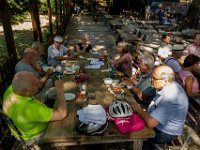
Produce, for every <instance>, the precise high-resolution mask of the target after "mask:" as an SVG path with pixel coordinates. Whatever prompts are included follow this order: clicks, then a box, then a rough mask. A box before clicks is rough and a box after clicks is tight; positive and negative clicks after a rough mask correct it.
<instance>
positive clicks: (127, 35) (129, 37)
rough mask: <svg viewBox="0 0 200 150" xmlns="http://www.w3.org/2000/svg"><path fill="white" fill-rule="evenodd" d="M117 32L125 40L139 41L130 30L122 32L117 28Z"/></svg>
mask: <svg viewBox="0 0 200 150" xmlns="http://www.w3.org/2000/svg"><path fill="white" fill-rule="evenodd" d="M117 33H118V34H119V35H120V37H121V38H122V39H124V40H125V41H127V42H130V43H131V42H136V41H141V39H140V38H138V37H137V35H134V34H133V33H132V32H124V31H123V30H120V29H117Z"/></svg>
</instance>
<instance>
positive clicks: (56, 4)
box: [55, 0, 58, 29]
mask: <svg viewBox="0 0 200 150" xmlns="http://www.w3.org/2000/svg"><path fill="white" fill-rule="evenodd" d="M55 15H56V19H55V21H56V29H57V28H58V1H57V0H55Z"/></svg>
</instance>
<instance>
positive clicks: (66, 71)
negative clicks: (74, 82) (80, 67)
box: [63, 69, 75, 74]
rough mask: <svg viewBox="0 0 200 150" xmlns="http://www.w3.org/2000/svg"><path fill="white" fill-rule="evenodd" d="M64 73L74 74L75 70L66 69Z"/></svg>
mask: <svg viewBox="0 0 200 150" xmlns="http://www.w3.org/2000/svg"><path fill="white" fill-rule="evenodd" d="M63 73H64V74H74V73H75V70H72V69H69V70H65V71H63Z"/></svg>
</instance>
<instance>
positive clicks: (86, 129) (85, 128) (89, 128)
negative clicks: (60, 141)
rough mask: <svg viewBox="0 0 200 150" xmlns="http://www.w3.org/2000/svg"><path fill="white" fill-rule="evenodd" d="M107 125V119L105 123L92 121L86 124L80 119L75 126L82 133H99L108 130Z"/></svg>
mask: <svg viewBox="0 0 200 150" xmlns="http://www.w3.org/2000/svg"><path fill="white" fill-rule="evenodd" d="M107 127H108V122H107V121H106V123H105V124H103V125H102V124H96V123H92V122H91V123H88V124H85V123H82V122H81V121H78V122H77V124H76V126H75V131H76V132H78V133H81V134H87V135H97V134H101V133H103V132H104V131H106V129H107Z"/></svg>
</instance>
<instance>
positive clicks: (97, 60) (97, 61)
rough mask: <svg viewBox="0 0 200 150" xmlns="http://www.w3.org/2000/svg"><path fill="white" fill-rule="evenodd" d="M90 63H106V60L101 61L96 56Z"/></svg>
mask: <svg viewBox="0 0 200 150" xmlns="http://www.w3.org/2000/svg"><path fill="white" fill-rule="evenodd" d="M90 64H91V65H104V62H103V61H101V60H99V59H97V58H94V59H92V60H91V61H90Z"/></svg>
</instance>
